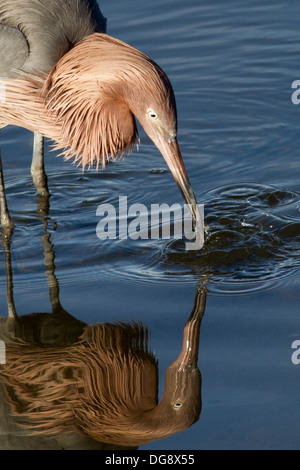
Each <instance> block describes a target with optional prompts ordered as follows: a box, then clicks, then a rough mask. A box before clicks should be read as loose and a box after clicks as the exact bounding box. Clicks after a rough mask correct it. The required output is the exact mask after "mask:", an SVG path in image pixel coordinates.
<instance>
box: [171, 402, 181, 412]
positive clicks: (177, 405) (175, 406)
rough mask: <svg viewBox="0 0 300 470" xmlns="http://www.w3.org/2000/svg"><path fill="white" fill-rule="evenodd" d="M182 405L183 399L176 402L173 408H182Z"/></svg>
mask: <svg viewBox="0 0 300 470" xmlns="http://www.w3.org/2000/svg"><path fill="white" fill-rule="evenodd" d="M182 405H183V403H182V401H177V402H176V403H174V405H173V408H174V410H179V408H181V407H182Z"/></svg>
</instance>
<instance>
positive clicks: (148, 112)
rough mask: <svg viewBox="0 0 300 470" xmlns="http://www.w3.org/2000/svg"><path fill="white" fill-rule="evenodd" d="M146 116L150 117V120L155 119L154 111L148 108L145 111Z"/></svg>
mask: <svg viewBox="0 0 300 470" xmlns="http://www.w3.org/2000/svg"><path fill="white" fill-rule="evenodd" d="M147 114H148V116H149V117H151V119H157V114H156V112H155V111H153V109H151V108H149V109H148V110H147Z"/></svg>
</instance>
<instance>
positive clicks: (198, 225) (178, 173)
mask: <svg viewBox="0 0 300 470" xmlns="http://www.w3.org/2000/svg"><path fill="white" fill-rule="evenodd" d="M156 145H157V147H158V149H159V150H160V152H161V154H162V156H163V157H164V159H165V161H166V163H167V165H168V167H169V169H170V171H171V173H172V175H173V177H174V179H175V181H176V183H177V186H178V187H179V189H180V192H181V194H182V196H183V199H184V200H185V202H186V204H188V207H189V209H190V212H191V215H192V219H193V230H195V229H196V230H198V231H199V233H203V231H204V230H203V227H204V221H203V220H201V216H200V213H199V208H198V205H197V201H196V198H195V194H194V191H193V188H192V186H191V183H190V180H189V177H188V175H187V172H186V169H185V166H184V162H183V159H182V156H181V152H180V148H179V145H178V142H177V140H176V139H174V140H173V141H172V142H170V143H169V142H167V141H166V140H165V139H163V138H159V139H158V141H156Z"/></svg>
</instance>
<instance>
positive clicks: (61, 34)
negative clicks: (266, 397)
mask: <svg viewBox="0 0 300 470" xmlns="http://www.w3.org/2000/svg"><path fill="white" fill-rule="evenodd" d="M95 32H102V33H105V32H106V18H104V16H103V15H102V13H101V11H100V8H99V6H98V3H97V1H96V0H51V1H49V0H22V2H20V0H0V77H2V78H3V77H5V78H13V77H15V75H16V70H20V71H21V72H25V73H39V72H44V73H49V72H50V70H51V69H52V67H53V66H54V65H55V64H56V63H57V61H58V60H59V59H60V58H61V57H62V56H63V55H64V54H66V53H67V52H68V50H69V49H70V48H72V47H73V46H74V45H75V44H76V43H77V42H78V41H80V40H81V39H83V38H84V37H85V36H88V35H90V34H93V33H95Z"/></svg>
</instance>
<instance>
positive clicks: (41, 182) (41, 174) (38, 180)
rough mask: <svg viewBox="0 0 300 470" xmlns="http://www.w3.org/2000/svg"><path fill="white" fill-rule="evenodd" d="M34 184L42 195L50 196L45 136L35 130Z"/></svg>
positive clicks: (32, 174)
mask: <svg viewBox="0 0 300 470" xmlns="http://www.w3.org/2000/svg"><path fill="white" fill-rule="evenodd" d="M30 171H31V176H32V179H33V184H34V186H35V187H36V189H37V191H38V193H39V194H40V195H41V196H47V197H49V196H50V193H49V191H48V185H47V175H46V173H45V167H44V137H43V136H42V135H41V134H39V133H37V132H35V133H34V138H33V155H32V162H31V168H30Z"/></svg>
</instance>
